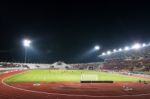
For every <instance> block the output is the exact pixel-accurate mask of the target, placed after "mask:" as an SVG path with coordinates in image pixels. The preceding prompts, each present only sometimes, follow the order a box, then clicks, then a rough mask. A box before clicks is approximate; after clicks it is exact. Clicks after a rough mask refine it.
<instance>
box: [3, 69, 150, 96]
mask: <svg viewBox="0 0 150 99" xmlns="http://www.w3.org/2000/svg"><path fill="white" fill-rule="evenodd" d="M25 72H26V71H25ZM22 73H24V72H21V73H17V74H22ZM17 74H14V75H12V76H15V75H17ZM12 76H9V77H12ZM9 77H6V78H3V79H2V80H1V83H2V84H3V85H5V86H7V87H10V88H13V89H17V90H22V91H26V92H32V93H39V94H48V95H61V96H76V97H108V98H111V97H136V96H146V95H150V93H147V94H135V95H118V96H93V95H76V94H60V93H49V92H43V91H34V90H28V89H23V88H18V87H14V86H10V85H8V84H6V83H5V82H4V80H5V79H7V78H9Z"/></svg>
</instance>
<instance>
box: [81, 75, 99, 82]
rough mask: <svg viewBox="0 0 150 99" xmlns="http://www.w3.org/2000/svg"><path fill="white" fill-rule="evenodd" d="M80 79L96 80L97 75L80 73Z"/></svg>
mask: <svg viewBox="0 0 150 99" xmlns="http://www.w3.org/2000/svg"><path fill="white" fill-rule="evenodd" d="M80 81H98V76H97V75H96V74H82V75H81V77H80Z"/></svg>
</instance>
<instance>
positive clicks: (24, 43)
mask: <svg viewBox="0 0 150 99" xmlns="http://www.w3.org/2000/svg"><path fill="white" fill-rule="evenodd" d="M30 44H31V40H29V39H24V40H23V46H24V47H25V57H24V63H26V58H27V47H30Z"/></svg>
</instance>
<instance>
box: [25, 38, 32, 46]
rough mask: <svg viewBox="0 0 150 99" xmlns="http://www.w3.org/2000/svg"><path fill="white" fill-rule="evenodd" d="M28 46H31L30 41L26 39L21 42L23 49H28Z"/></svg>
mask: <svg viewBox="0 0 150 99" xmlns="http://www.w3.org/2000/svg"><path fill="white" fill-rule="evenodd" d="M30 44H31V41H30V40H28V39H25V40H23V45H24V46H25V47H30Z"/></svg>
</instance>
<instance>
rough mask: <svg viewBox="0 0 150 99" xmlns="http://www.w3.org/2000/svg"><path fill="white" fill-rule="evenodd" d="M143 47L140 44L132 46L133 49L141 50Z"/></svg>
mask: <svg viewBox="0 0 150 99" xmlns="http://www.w3.org/2000/svg"><path fill="white" fill-rule="evenodd" d="M140 48H141V45H140V44H139V43H136V44H134V45H133V46H132V49H140Z"/></svg>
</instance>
